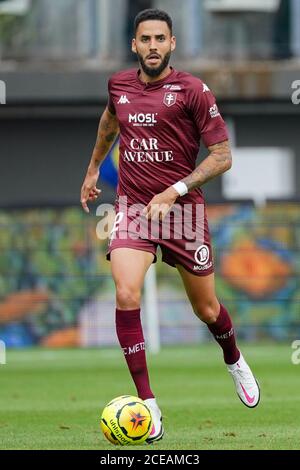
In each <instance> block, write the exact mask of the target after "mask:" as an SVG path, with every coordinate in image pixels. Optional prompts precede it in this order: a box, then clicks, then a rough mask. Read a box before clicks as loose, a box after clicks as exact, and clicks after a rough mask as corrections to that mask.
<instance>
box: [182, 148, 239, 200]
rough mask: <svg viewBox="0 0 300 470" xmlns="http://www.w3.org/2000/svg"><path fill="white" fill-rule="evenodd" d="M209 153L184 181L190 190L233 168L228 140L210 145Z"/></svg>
mask: <svg viewBox="0 0 300 470" xmlns="http://www.w3.org/2000/svg"><path fill="white" fill-rule="evenodd" d="M208 150H209V155H208V156H207V157H206V158H205V159H204V160H203V161H202V162H201V163H200V164H199V165H198V166H197V167H196V168H195V170H194V171H193V172H192V173H191V174H190V175H188V176H187V177H186V178H184V179H182V181H183V182H184V183H185V184H186V185H187V187H188V189H189V191H190V190H192V189H195V188H198V187H199V186H202V185H203V184H204V183H206V182H207V181H209V180H211V179H212V178H214V177H215V176H218V175H221V174H222V173H224V172H225V171H227V170H229V168H231V152H230V146H229V142H228V140H226V141H224V142H221V143H219V144H215V145H212V146H211V147H208Z"/></svg>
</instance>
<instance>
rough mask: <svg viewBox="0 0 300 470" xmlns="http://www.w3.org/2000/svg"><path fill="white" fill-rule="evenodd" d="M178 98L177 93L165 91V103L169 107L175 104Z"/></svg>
mask: <svg viewBox="0 0 300 470" xmlns="http://www.w3.org/2000/svg"><path fill="white" fill-rule="evenodd" d="M176 100H177V93H165V96H164V104H165V105H166V106H168V107H170V106H173V105H174V104H175V103H176Z"/></svg>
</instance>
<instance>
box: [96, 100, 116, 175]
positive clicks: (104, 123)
mask: <svg viewBox="0 0 300 470" xmlns="http://www.w3.org/2000/svg"><path fill="white" fill-rule="evenodd" d="M118 133H119V124H118V120H117V118H116V116H114V115H113V114H111V113H110V112H109V111H108V110H107V109H105V111H104V113H103V114H102V116H101V119H100V123H99V128H98V135H97V140H96V144H95V147H94V151H93V155H92V159H91V163H90V166H96V167H99V165H100V164H101V162H102V161H103V160H104V158H105V157H106V155H107V153H108V151H109V150H110V148H111V146H112V143H113V142H114V140H115V138H116V136H117V134H118Z"/></svg>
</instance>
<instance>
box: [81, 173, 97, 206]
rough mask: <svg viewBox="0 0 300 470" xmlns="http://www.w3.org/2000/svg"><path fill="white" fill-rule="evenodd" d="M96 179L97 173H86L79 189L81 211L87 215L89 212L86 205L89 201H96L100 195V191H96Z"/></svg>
mask: <svg viewBox="0 0 300 470" xmlns="http://www.w3.org/2000/svg"><path fill="white" fill-rule="evenodd" d="M98 177H99V173H98V171H96V172H94V173H92V174H90V173H89V172H88V173H87V175H86V177H85V180H84V182H83V185H82V188H81V196H80V202H81V205H82V207H83V210H84V211H85V212H87V213H89V212H90V210H89V208H88V205H87V203H88V202H89V201H90V202H93V201H96V199H97V198H98V196H99V195H100V193H101V189H98V188H97V186H96V184H97V181H98Z"/></svg>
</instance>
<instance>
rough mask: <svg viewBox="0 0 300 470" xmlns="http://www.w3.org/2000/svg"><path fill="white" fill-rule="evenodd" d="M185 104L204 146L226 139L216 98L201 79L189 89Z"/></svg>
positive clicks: (225, 130) (224, 127) (225, 131)
mask: <svg viewBox="0 0 300 470" xmlns="http://www.w3.org/2000/svg"><path fill="white" fill-rule="evenodd" d="M187 105H188V108H189V111H190V113H191V114H192V117H193V119H194V121H195V124H196V126H197V128H198V131H199V134H200V138H201V139H202V140H203V143H204V145H205V146H206V147H209V146H210V145H214V144H217V143H219V142H223V141H224V140H227V139H228V132H227V128H226V124H225V122H224V120H223V118H222V116H221V115H220V113H219V110H218V106H217V103H216V99H215V97H214V95H213V93H212V92H211V91H210V89H209V88H208V86H207V85H206V84H205V83H203V82H202V81H201V80H199V81H197V82H196V83H195V84H193V87H192V88H191V89H190V90H189V93H188V99H187Z"/></svg>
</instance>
